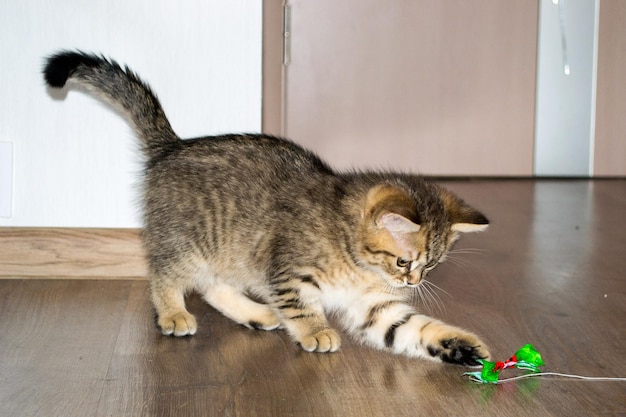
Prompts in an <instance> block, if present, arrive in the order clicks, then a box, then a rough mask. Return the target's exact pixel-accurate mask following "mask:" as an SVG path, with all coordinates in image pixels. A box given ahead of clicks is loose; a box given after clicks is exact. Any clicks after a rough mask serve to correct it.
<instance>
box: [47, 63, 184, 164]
mask: <svg viewBox="0 0 626 417" xmlns="http://www.w3.org/2000/svg"><path fill="white" fill-rule="evenodd" d="M43 74H44V78H45V80H46V83H48V85H49V86H50V87H55V88H61V87H63V86H64V85H65V83H66V82H67V81H68V80H69V81H73V82H76V83H78V84H81V85H84V86H85V87H87V89H88V90H90V91H92V92H94V93H95V94H96V95H97V96H99V97H101V98H102V99H104V100H105V101H107V102H108V103H110V104H112V105H114V106H116V107H118V108H121V109H122V110H123V111H124V113H126V115H127V116H128V119H129V121H130V123H131V125H132V127H133V128H134V130H135V132H136V134H137V136H139V138H140V139H141V142H142V148H143V151H144V153H145V154H146V156H147V157H148V158H153V157H156V156H158V155H159V154H160V153H161V152H163V150H165V149H167V148H168V147H170V146H171V145H173V144H175V143H178V142H179V141H180V139H179V137H178V136H177V135H176V133H174V130H173V129H172V127H171V126H170V123H169V121H168V120H167V117H166V116H165V112H164V111H163V108H162V107H161V103H159V100H158V98H157V97H156V95H155V94H154V93H153V92H152V90H151V89H150V87H149V86H148V85H147V84H146V83H145V82H143V81H142V80H141V79H140V78H139V77H138V76H137V75H136V74H135V73H133V72H132V71H131V70H130V69H129V68H128V67H125V68H122V67H121V66H120V65H119V64H118V63H117V62H115V61H112V60H108V59H106V58H104V57H101V56H97V55H93V54H87V53H84V52H80V51H78V52H74V51H61V52H58V53H56V54H54V55H51V56H49V57H48V58H47V59H46V62H45V67H44V70H43Z"/></svg>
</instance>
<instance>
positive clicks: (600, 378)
mask: <svg viewBox="0 0 626 417" xmlns="http://www.w3.org/2000/svg"><path fill="white" fill-rule="evenodd" d="M538 376H559V377H562V378H572V379H581V380H584V381H613V382H615V381H620V382H626V378H621V377H604V376H582V375H571V374H562V373H559V372H539V373H532V374H524V375H519V376H514V377H511V378H505V379H500V380H498V381H497V382H496V384H503V383H505V382H512V381H517V380H519V379H524V378H532V377H538ZM470 379H471V380H472V381H474V382H483V381H481V380H480V379H478V378H475V377H472V376H470Z"/></svg>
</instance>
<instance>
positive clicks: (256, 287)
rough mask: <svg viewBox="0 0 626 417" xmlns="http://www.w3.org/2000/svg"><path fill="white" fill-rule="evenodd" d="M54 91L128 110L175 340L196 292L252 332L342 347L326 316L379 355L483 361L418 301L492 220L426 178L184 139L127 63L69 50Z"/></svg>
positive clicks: (267, 139)
mask: <svg viewBox="0 0 626 417" xmlns="http://www.w3.org/2000/svg"><path fill="white" fill-rule="evenodd" d="M44 75H45V79H46V81H47V82H48V84H49V85H50V86H52V87H63V86H64V85H65V83H66V81H68V80H71V81H73V82H76V83H78V84H81V85H83V86H85V87H87V88H88V89H90V90H91V91H93V92H94V93H95V94H96V95H98V96H100V97H101V98H103V99H104V100H106V101H108V102H109V103H112V104H114V105H116V106H118V107H120V108H121V109H122V110H123V111H124V112H125V113H126V114H127V115H128V118H129V120H130V123H131V124H132V125H133V127H134V129H135V131H136V133H137V136H138V137H139V139H140V140H141V143H142V147H143V150H144V153H145V156H146V163H145V178H144V219H145V228H144V232H143V238H144V242H145V247H146V250H147V254H148V255H147V256H148V263H149V268H150V282H151V291H152V300H153V302H154V306H155V308H156V311H157V314H158V324H159V326H160V328H161V330H162V332H163V333H164V334H168V335H169V334H173V335H175V336H185V335H193V334H194V333H195V332H196V330H197V323H196V319H195V318H194V316H193V315H191V314H190V313H189V312H188V311H187V310H186V308H185V295H186V294H187V293H188V292H189V291H198V292H200V293H201V294H202V295H203V296H204V299H205V300H206V301H207V302H208V303H209V304H211V305H212V306H213V307H215V308H216V309H217V310H219V311H221V312H222V313H223V314H224V315H226V316H227V317H229V318H231V319H233V320H234V321H236V322H238V323H241V324H242V325H244V326H248V327H252V328H259V329H265V330H272V329H275V328H278V327H282V328H284V329H286V331H287V332H288V333H289V334H290V335H291V337H292V338H293V339H294V340H295V341H296V342H298V343H299V344H300V345H301V346H302V348H304V349H305V350H307V351H318V352H326V351H330V352H332V351H336V350H337V349H339V346H340V337H339V335H338V333H337V332H336V331H335V330H334V329H332V328H331V327H330V326H329V324H328V321H327V319H326V315H327V314H329V313H331V312H333V313H336V315H337V317H339V320H340V321H341V323H342V325H343V327H344V328H345V330H346V331H347V332H348V333H349V334H351V335H352V336H353V337H354V338H355V339H357V340H359V341H361V342H363V343H366V344H368V345H370V346H373V347H376V348H380V349H385V350H390V351H393V352H397V353H402V354H407V355H410V356H417V357H426V358H431V359H435V360H438V359H441V360H445V361H449V362H454V363H461V364H472V365H473V364H476V363H477V362H476V360H477V359H479V358H486V357H488V356H489V353H488V350H487V348H486V347H485V345H484V343H483V342H482V341H480V340H479V339H478V338H477V337H476V336H475V335H473V334H472V333H469V332H467V331H464V330H461V329H459V328H457V327H454V326H450V325H447V324H444V323H442V322H440V321H438V320H435V319H433V318H430V317H427V316H425V315H422V314H420V313H419V312H418V311H417V310H416V308H415V307H414V306H413V305H412V304H411V302H410V300H411V298H412V294H413V292H414V291H415V287H416V286H417V285H418V284H419V283H420V280H422V279H423V277H424V276H425V274H426V273H427V272H428V271H429V270H430V269H432V268H434V267H435V266H436V265H437V264H438V263H440V262H441V261H443V260H444V259H445V256H446V253H447V252H448V250H449V249H450V246H451V245H452V244H453V242H454V241H455V240H456V239H457V237H458V235H459V233H461V232H471V231H479V230H483V229H485V228H486V227H487V224H488V221H487V219H486V218H485V217H484V216H483V215H482V214H481V213H479V212H478V211H476V210H475V209H473V208H471V207H470V206H468V205H467V204H466V203H464V202H463V201H462V200H460V199H459V198H458V197H456V196H455V195H453V194H452V193H450V192H448V191H446V190H445V189H443V188H442V187H440V186H438V185H435V184H433V183H430V182H427V181H425V180H424V179H423V178H421V177H419V176H416V175H407V174H396V173H389V172H379V173H377V172H350V173H339V172H335V171H334V170H332V169H331V168H330V167H328V166H327V165H326V164H325V163H324V162H323V161H321V160H320V159H319V158H318V157H316V156H315V155H314V154H312V153H311V152H309V151H306V150H304V149H302V148H301V147H300V146H298V145H296V144H294V143H293V142H290V141H287V140H284V139H280V138H276V137H272V136H266V135H224V136H216V137H206V138H201V139H193V140H181V139H180V138H179V137H178V136H177V135H176V134H175V133H174V131H173V130H172V128H171V126H170V124H169V122H168V120H167V118H166V116H165V114H164V112H163V110H162V108H161V105H160V104H159V101H158V99H157V98H156V96H155V95H154V94H153V93H152V91H151V90H150V88H149V87H148V86H147V85H146V84H145V83H143V82H142V81H141V80H140V79H139V78H138V77H137V75H135V74H134V73H133V72H131V71H130V70H129V69H128V68H122V67H120V66H119V65H118V64H117V63H115V62H114V61H110V60H107V59H105V58H102V57H99V56H96V55H90V54H85V53H82V52H67V51H63V52H60V53H58V54H56V55H53V56H51V57H49V58H48V60H47V62H46V67H45V69H44Z"/></svg>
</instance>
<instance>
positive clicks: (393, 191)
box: [364, 184, 420, 253]
mask: <svg viewBox="0 0 626 417" xmlns="http://www.w3.org/2000/svg"><path fill="white" fill-rule="evenodd" d="M364 217H365V222H366V224H367V225H369V227H373V228H374V230H373V232H374V236H386V237H382V238H381V240H380V241H385V239H389V238H390V239H392V240H393V242H394V244H395V246H396V247H397V248H399V249H401V250H402V251H404V252H406V253H411V252H412V251H413V250H414V249H415V233H416V232H418V231H419V230H420V225H419V217H418V216H417V213H416V210H415V204H414V203H413V201H412V200H411V199H410V198H409V196H408V195H407V194H406V193H405V192H404V191H403V190H401V189H399V188H397V187H394V186H391V185H388V184H383V185H378V186H376V187H373V188H372V189H371V190H370V191H369V192H368V194H367V197H366V202H365V207H364ZM370 230H371V229H370ZM380 232H385V233H382V234H381V233H380Z"/></svg>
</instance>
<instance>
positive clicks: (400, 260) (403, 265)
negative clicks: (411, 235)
mask: <svg viewBox="0 0 626 417" xmlns="http://www.w3.org/2000/svg"><path fill="white" fill-rule="evenodd" d="M410 264H411V261H410V260H409V259H404V258H398V260H396V265H397V266H398V267H400V268H406V267H407V266H409V265H410Z"/></svg>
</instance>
